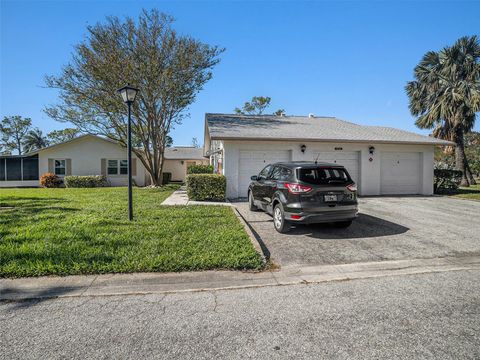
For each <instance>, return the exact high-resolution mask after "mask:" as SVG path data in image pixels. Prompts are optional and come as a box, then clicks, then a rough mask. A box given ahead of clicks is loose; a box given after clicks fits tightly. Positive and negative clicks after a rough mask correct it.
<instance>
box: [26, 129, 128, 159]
mask: <svg viewBox="0 0 480 360" xmlns="http://www.w3.org/2000/svg"><path fill="white" fill-rule="evenodd" d="M88 138H92V139H96V140H102V141H106V142H109V143H111V144H115V145H117V146H121V145H120V144H119V143H118V142H116V141H114V140H111V139H107V138H104V137H101V136H98V135H92V134H84V135H80V136H77V137H75V138H73V139H70V140H67V141H63V142H61V143H58V144H53V145H50V146H46V147H44V148H41V149H37V150H34V151H31V152H29V153H28V154H26V155H33V154H38V153H40V152H42V151H45V150H50V149H54V148H56V147H60V146H63V145H67V144H71V143H75V142H77V141H80V140H84V139H88Z"/></svg>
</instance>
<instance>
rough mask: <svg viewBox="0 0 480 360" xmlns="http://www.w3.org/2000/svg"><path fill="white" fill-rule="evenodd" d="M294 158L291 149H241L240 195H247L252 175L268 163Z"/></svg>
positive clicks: (239, 170)
mask: <svg viewBox="0 0 480 360" xmlns="http://www.w3.org/2000/svg"><path fill="white" fill-rule="evenodd" d="M291 158H292V156H291V152H290V151H289V150H281V151H275V150H271V151H257V150H255V151H254V150H244V151H240V161H239V164H238V196H239V197H246V196H247V190H248V185H249V184H250V181H251V180H250V177H251V176H252V175H257V174H258V173H259V172H260V171H261V170H262V169H263V168H264V167H265V166H267V165H268V164H272V163H276V162H280V161H290V160H291Z"/></svg>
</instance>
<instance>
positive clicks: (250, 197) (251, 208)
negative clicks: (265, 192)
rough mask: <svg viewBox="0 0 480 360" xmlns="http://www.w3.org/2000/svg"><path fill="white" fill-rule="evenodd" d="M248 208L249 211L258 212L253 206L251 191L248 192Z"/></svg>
mask: <svg viewBox="0 0 480 360" xmlns="http://www.w3.org/2000/svg"><path fill="white" fill-rule="evenodd" d="M248 208H249V209H250V211H257V210H258V208H257V207H256V206H255V202H254V201H253V194H252V192H251V191H249V192H248Z"/></svg>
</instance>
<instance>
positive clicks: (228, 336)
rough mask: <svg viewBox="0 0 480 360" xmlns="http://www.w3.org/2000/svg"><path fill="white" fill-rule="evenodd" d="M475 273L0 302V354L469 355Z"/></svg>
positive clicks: (477, 353) (476, 308)
mask: <svg viewBox="0 0 480 360" xmlns="http://www.w3.org/2000/svg"><path fill="white" fill-rule="evenodd" d="M479 278H480V271H473V270H472V271H451V272H443V273H434V274H422V275H407V276H392V277H382V278H371V279H364V280H350V281H339V282H327V283H320V284H315V285H313V284H309V285H291V286H276V287H261V288H251V289H243V290H223V291H205V292H195V293H192V292H189V293H185V292H183V293H175V294H169V295H130V296H107V297H105V296H103V297H76V298H59V299H50V300H30V301H21V302H4V303H0V332H1V333H0V335H1V336H0V340H1V341H0V345H1V351H0V358H2V359H39V358H43V359H47V358H48V359H59V358H69V359H70V358H75V359H86V358H89V359H92V358H96V359H107V358H117V359H119V358H130V359H142V358H158V359H257V358H261V359H267V358H268V359H291V358H295V359H322V358H326V359H372V358H377V359H378V358H383V359H413V358H415V359H478V358H480V282H479V281H478V279H479Z"/></svg>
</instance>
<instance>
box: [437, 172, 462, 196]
mask: <svg viewBox="0 0 480 360" xmlns="http://www.w3.org/2000/svg"><path fill="white" fill-rule="evenodd" d="M433 176H434V182H433V190H434V192H435V193H448V192H454V191H455V190H457V189H458V185H459V184H460V181H461V180H462V172H461V171H460V170H451V169H434V170H433Z"/></svg>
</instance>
